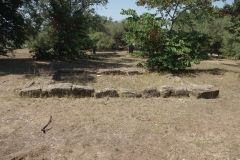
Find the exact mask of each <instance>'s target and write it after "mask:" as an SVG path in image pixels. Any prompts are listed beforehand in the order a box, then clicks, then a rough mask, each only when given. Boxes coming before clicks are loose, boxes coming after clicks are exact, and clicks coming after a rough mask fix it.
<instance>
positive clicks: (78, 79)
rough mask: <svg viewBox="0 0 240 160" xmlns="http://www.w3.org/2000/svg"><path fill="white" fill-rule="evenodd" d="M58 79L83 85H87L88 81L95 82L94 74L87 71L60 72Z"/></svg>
mask: <svg viewBox="0 0 240 160" xmlns="http://www.w3.org/2000/svg"><path fill="white" fill-rule="evenodd" d="M60 81H61V82H68V83H72V84H78V85H84V86H87V84H88V83H89V82H93V83H94V82H97V81H96V76H95V75H91V74H88V73H78V74H77V73H76V74H62V75H61V80H60Z"/></svg>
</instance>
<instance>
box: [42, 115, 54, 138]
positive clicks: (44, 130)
mask: <svg viewBox="0 0 240 160" xmlns="http://www.w3.org/2000/svg"><path fill="white" fill-rule="evenodd" d="M51 122H52V116H50V119H49V121H48V123H47V124H46V125H45V126H44V127H43V128H42V131H43V133H44V134H45V133H46V132H47V131H48V130H50V129H51V128H52V127H51V128H49V129H46V128H47V126H48V125H49V124H50V123H51Z"/></svg>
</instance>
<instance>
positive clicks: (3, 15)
mask: <svg viewBox="0 0 240 160" xmlns="http://www.w3.org/2000/svg"><path fill="white" fill-rule="evenodd" d="M22 5H23V1H22V0H0V54H6V53H7V52H9V51H12V50H13V49H14V48H19V47H21V45H22V44H23V43H24V42H25V40H26V32H25V30H24V27H25V23H24V19H23V16H22V15H21V14H20V13H19V12H18V9H19V8H20V7H21V6H22Z"/></svg>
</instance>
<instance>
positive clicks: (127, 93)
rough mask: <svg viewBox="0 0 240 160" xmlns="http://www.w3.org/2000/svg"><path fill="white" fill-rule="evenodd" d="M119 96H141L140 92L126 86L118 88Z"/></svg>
mask: <svg viewBox="0 0 240 160" xmlns="http://www.w3.org/2000/svg"><path fill="white" fill-rule="evenodd" d="M119 95H120V97H127V98H141V97H142V94H141V93H139V92H138V91H136V90H133V89H128V88H120V89H119Z"/></svg>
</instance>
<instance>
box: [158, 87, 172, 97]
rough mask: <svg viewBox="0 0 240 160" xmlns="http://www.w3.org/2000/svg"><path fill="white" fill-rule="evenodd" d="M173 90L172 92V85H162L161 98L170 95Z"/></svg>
mask: <svg viewBox="0 0 240 160" xmlns="http://www.w3.org/2000/svg"><path fill="white" fill-rule="evenodd" d="M173 92H174V87H172V86H162V87H161V88H160V95H161V97H163V98H167V97H170V96H171V95H172V93H173Z"/></svg>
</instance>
